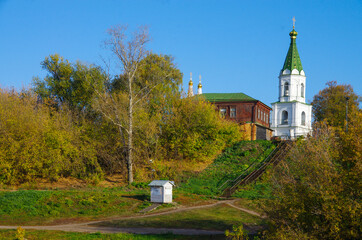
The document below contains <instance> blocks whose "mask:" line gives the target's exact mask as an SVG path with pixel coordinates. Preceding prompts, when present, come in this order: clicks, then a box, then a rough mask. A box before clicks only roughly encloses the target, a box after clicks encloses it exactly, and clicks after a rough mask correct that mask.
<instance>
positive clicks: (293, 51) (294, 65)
mask: <svg viewBox="0 0 362 240" xmlns="http://www.w3.org/2000/svg"><path fill="white" fill-rule="evenodd" d="M297 35H298V33H297V32H296V31H295V29H294V26H293V30H292V31H291V32H290V33H289V36H290V45H289V50H288V53H287V57H286V58H285V61H284V65H283V68H282V70H281V74H282V75H284V74H290V73H292V74H300V75H304V71H303V66H302V61H300V57H299V53H298V49H297V43H296V41H297ZM293 70H296V71H293Z"/></svg>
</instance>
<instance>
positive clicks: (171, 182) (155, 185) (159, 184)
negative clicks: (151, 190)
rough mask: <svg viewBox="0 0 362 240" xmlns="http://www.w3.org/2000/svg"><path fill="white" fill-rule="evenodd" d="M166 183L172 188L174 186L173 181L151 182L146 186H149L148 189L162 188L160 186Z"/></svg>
mask: <svg viewBox="0 0 362 240" xmlns="http://www.w3.org/2000/svg"><path fill="white" fill-rule="evenodd" d="M167 183H170V184H172V185H173V186H175V183H174V181H169V180H153V181H152V182H151V183H150V184H148V186H150V187H162V186H164V185H166V184H167Z"/></svg>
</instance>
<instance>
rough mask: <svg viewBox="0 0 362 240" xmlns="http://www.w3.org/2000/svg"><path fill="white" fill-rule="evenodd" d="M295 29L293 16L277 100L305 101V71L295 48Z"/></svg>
mask: <svg viewBox="0 0 362 240" xmlns="http://www.w3.org/2000/svg"><path fill="white" fill-rule="evenodd" d="M297 35H298V33H297V31H295V19H294V18H293V30H292V31H291V32H290V33H289V36H290V45H289V49H288V53H287V56H286V58H285V61H284V64H283V68H282V70H281V71H280V75H279V101H280V102H289V101H299V102H304V103H305V79H306V77H305V73H304V70H303V66H302V61H301V60H300V57H299V53H298V49H297V43H296V41H297Z"/></svg>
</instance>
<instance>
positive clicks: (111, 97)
mask: <svg viewBox="0 0 362 240" xmlns="http://www.w3.org/2000/svg"><path fill="white" fill-rule="evenodd" d="M108 34H109V38H108V40H107V41H106V42H105V45H106V47H108V48H109V49H110V50H111V52H112V53H113V55H114V56H115V58H116V61H117V63H118V67H119V70H120V74H119V75H122V76H123V78H124V80H125V88H126V89H125V91H124V94H121V95H118V96H116V94H114V93H112V92H111V91H108V92H104V93H102V94H99V96H101V97H100V98H98V101H99V102H98V103H100V105H99V106H100V109H101V112H102V113H103V115H104V116H105V117H106V118H108V119H109V120H111V121H112V122H113V123H114V124H115V125H117V126H118V129H119V133H120V136H121V139H122V142H123V149H124V151H123V153H124V156H125V158H126V161H127V170H128V183H129V184H131V183H132V182H133V162H134V159H133V156H134V147H133V145H134V143H133V137H134V136H133V135H134V113H135V107H136V105H137V104H138V103H139V102H140V101H141V100H142V98H143V97H144V96H145V95H144V94H142V91H143V89H139V88H135V86H134V81H135V77H136V72H137V69H138V67H139V65H140V62H141V60H142V59H143V58H144V57H145V56H146V54H147V50H146V43H147V42H148V41H149V36H148V29H147V27H144V26H143V27H140V28H138V29H137V30H136V31H135V32H133V34H131V37H128V36H127V27H126V26H122V25H118V26H115V27H112V28H110V29H109V30H108ZM107 82H108V83H109V84H110V81H109V80H108V81H107ZM125 98H126V99H125ZM107 105H108V106H107ZM124 114H126V116H127V117H126V119H125V118H124V117H123V116H124Z"/></svg>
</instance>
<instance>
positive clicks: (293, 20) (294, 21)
mask: <svg viewBox="0 0 362 240" xmlns="http://www.w3.org/2000/svg"><path fill="white" fill-rule="evenodd" d="M294 28H295V17H293V29H294Z"/></svg>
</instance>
